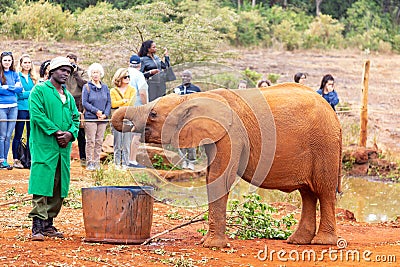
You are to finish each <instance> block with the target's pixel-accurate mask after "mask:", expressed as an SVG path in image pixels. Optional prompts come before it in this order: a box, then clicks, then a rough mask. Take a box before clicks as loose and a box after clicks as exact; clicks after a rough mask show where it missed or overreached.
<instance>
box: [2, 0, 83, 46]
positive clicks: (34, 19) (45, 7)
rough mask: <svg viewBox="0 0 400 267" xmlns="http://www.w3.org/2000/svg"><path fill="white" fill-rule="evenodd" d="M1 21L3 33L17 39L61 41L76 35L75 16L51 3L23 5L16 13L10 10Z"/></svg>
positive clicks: (41, 2)
mask: <svg viewBox="0 0 400 267" xmlns="http://www.w3.org/2000/svg"><path fill="white" fill-rule="evenodd" d="M13 12H15V13H13ZM1 20H2V27H1V33H2V34H5V35H7V36H10V37H12V38H16V39H17V38H20V39H35V40H37V41H60V40H68V39H72V38H73V36H74V35H75V20H74V18H73V16H72V15H71V14H70V13H69V11H64V12H63V11H62V9H61V6H60V5H54V4H50V3H49V2H43V1H40V2H29V3H28V4H21V5H20V6H19V8H18V9H17V10H16V11H15V10H14V11H11V10H8V11H7V12H6V13H5V14H4V15H3V16H2V18H1Z"/></svg>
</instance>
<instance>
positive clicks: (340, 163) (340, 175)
mask: <svg viewBox="0 0 400 267" xmlns="http://www.w3.org/2000/svg"><path fill="white" fill-rule="evenodd" d="M339 145H340V150H339V151H340V153H339V171H338V185H337V189H336V191H337V193H338V194H339V195H341V194H343V191H342V129H341V128H340V141H339Z"/></svg>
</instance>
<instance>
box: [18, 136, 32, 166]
mask: <svg viewBox="0 0 400 267" xmlns="http://www.w3.org/2000/svg"><path fill="white" fill-rule="evenodd" d="M17 156H18V159H19V161H21V164H22V166H24V168H25V169H30V168H31V153H30V151H29V147H28V146H27V145H26V144H25V143H24V141H23V139H21V142H20V143H19V145H18V148H17Z"/></svg>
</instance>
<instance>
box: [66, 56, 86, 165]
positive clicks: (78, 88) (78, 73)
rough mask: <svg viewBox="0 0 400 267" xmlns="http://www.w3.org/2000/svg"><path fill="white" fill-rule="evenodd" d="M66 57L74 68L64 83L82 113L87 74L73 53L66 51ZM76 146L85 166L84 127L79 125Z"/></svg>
mask: <svg viewBox="0 0 400 267" xmlns="http://www.w3.org/2000/svg"><path fill="white" fill-rule="evenodd" d="M67 58H68V59H69V61H70V62H71V65H72V67H73V68H74V69H73V71H72V73H71V75H70V76H69V78H68V80H67V82H66V83H65V85H66V86H67V89H68V91H69V92H70V93H71V94H72V96H73V97H74V99H75V104H76V107H77V108H78V111H79V112H80V113H83V107H82V87H83V86H84V85H85V84H86V83H87V80H88V78H87V74H86V71H85V70H84V69H82V68H81V67H79V66H78V57H77V56H76V55H75V54H73V53H68V54H67ZM78 148H79V158H80V161H81V166H82V167H85V166H86V138H85V128H83V127H80V128H79V132H78Z"/></svg>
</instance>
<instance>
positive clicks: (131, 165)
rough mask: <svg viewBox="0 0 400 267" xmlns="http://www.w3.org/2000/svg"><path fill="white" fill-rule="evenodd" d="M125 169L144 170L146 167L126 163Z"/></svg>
mask: <svg viewBox="0 0 400 267" xmlns="http://www.w3.org/2000/svg"><path fill="white" fill-rule="evenodd" d="M126 167H127V168H128V169H134V168H141V169H143V168H146V166H143V165H142V164H139V163H138V164H133V163H128V165H126Z"/></svg>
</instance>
